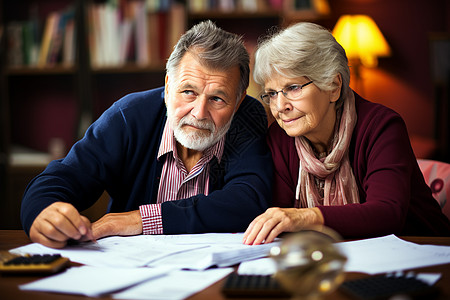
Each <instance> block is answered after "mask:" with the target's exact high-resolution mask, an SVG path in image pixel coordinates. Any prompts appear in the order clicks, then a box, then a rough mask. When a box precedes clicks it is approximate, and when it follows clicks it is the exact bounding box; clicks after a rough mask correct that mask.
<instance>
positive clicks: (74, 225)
mask: <svg viewBox="0 0 450 300" xmlns="http://www.w3.org/2000/svg"><path fill="white" fill-rule="evenodd" d="M90 228H91V224H90V222H89V220H88V219H87V218H85V217H82V216H81V215H80V214H79V213H78V211H77V210H76V208H75V207H73V206H72V205H71V204H68V203H63V202H55V203H53V204H51V205H50V206H48V207H47V208H45V209H44V210H43V211H42V212H41V213H40V214H39V215H38V216H37V217H36V219H35V220H34V222H33V224H32V226H31V228H30V238H31V240H32V241H33V242H38V243H41V244H43V245H45V246H48V247H52V248H61V247H64V246H65V245H66V243H67V240H69V239H74V240H80V239H82V238H83V237H84V236H86V235H89V234H91V235H92V232H91V229H90Z"/></svg>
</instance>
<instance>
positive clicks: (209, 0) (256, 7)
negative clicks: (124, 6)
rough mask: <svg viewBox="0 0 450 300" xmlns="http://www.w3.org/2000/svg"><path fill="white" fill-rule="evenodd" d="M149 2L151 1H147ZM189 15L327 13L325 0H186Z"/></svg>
mask: <svg viewBox="0 0 450 300" xmlns="http://www.w3.org/2000/svg"><path fill="white" fill-rule="evenodd" d="M149 1H151V0H149ZM187 6H188V9H189V12H191V13H205V12H211V11H215V12H220V13H233V12H243V13H265V12H274V11H275V12H281V11H283V12H284V13H293V12H295V11H298V10H315V11H318V12H319V13H327V12H328V11H329V6H328V1H327V0H187Z"/></svg>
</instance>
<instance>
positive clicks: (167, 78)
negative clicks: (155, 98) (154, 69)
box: [164, 74, 169, 105]
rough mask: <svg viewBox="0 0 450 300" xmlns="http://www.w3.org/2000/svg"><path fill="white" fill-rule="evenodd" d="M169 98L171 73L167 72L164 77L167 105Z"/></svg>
mask: <svg viewBox="0 0 450 300" xmlns="http://www.w3.org/2000/svg"><path fill="white" fill-rule="evenodd" d="M167 99H169V75H167V74H166V77H165V78H164V102H165V103H166V105H167Z"/></svg>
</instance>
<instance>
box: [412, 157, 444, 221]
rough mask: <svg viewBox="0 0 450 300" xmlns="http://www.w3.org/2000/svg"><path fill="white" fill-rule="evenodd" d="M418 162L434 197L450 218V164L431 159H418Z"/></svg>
mask: <svg viewBox="0 0 450 300" xmlns="http://www.w3.org/2000/svg"><path fill="white" fill-rule="evenodd" d="M417 162H418V163H419V167H420V170H421V171H422V173H423V177H424V178H425V182H426V183H427V184H428V185H429V186H430V188H431V192H432V193H433V197H434V198H435V199H436V200H437V201H438V202H439V205H440V206H441V208H442V211H443V212H444V214H445V215H446V216H447V217H449V218H450V204H447V200H448V199H450V164H448V163H445V162H440V161H436V160H429V159H418V160H417ZM446 204H447V205H446Z"/></svg>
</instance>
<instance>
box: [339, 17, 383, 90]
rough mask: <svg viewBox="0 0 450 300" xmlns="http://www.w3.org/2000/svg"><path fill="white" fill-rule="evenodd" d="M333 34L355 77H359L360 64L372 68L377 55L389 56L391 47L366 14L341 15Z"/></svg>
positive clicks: (375, 62)
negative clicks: (343, 50) (342, 49)
mask: <svg viewBox="0 0 450 300" xmlns="http://www.w3.org/2000/svg"><path fill="white" fill-rule="evenodd" d="M332 34H333V36H334V37H335V39H336V40H337V42H338V43H339V44H341V46H342V47H343V48H344V49H345V52H346V53H347V57H348V59H349V61H350V65H351V66H352V67H353V70H354V74H355V76H356V79H357V80H358V81H359V80H360V79H361V73H360V72H361V71H360V66H361V65H363V66H364V67H367V68H374V67H376V66H377V65H378V57H384V56H390V55H391V49H390V47H389V45H388V43H387V42H386V39H385V38H384V36H383V34H382V33H381V31H380V29H379V28H378V26H377V24H376V23H375V21H374V20H373V19H372V18H371V17H369V16H367V15H342V16H341V17H340V18H339V19H338V21H337V23H336V25H335V27H334V29H333V31H332Z"/></svg>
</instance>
